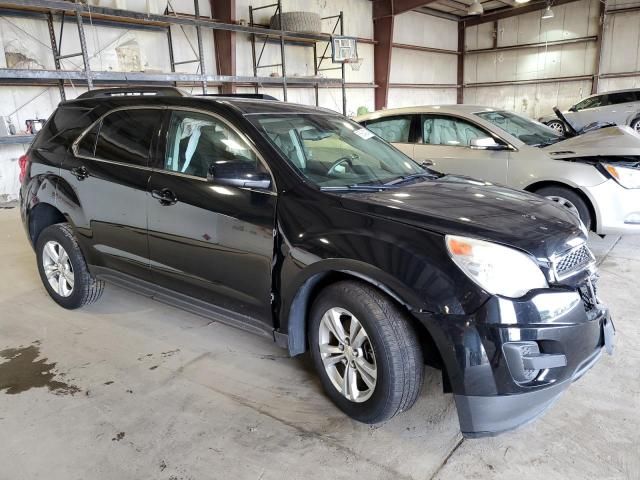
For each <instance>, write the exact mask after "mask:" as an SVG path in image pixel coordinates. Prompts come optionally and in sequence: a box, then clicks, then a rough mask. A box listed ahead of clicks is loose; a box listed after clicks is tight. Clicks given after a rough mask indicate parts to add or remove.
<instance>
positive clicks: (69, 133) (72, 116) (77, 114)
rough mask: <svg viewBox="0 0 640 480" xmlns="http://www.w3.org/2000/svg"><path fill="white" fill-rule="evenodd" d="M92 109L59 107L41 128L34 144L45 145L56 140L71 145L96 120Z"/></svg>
mask: <svg viewBox="0 0 640 480" xmlns="http://www.w3.org/2000/svg"><path fill="white" fill-rule="evenodd" d="M92 110H93V109H92V108H87V107H70V106H69V107H68V106H64V107H59V108H58V109H57V110H56V111H55V112H53V114H52V115H51V117H49V120H48V121H47V123H46V124H45V126H44V128H43V129H42V130H40V133H39V134H38V137H37V138H36V142H34V145H36V144H37V145H38V146H44V145H45V144H47V143H50V142H55V143H57V144H61V143H62V144H65V145H67V146H70V145H71V144H72V143H73V142H74V141H75V139H76V138H78V137H79V136H80V134H81V133H82V132H83V131H84V129H85V128H87V127H88V126H89V125H91V122H92V121H93V120H94V118H92V117H93V116H92V115H91V112H92Z"/></svg>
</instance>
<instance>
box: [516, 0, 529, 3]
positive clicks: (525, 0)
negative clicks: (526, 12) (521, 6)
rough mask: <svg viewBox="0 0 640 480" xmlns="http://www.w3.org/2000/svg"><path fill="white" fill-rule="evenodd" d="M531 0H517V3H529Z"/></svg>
mask: <svg viewBox="0 0 640 480" xmlns="http://www.w3.org/2000/svg"><path fill="white" fill-rule="evenodd" d="M530 1H531V0H516V3H529V2H530Z"/></svg>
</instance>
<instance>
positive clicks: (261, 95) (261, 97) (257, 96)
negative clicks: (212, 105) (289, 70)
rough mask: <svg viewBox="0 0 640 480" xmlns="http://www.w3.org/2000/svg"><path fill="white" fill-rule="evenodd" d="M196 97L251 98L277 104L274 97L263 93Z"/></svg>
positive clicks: (216, 94) (212, 94) (202, 95)
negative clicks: (272, 101) (271, 101)
mask: <svg viewBox="0 0 640 480" xmlns="http://www.w3.org/2000/svg"><path fill="white" fill-rule="evenodd" d="M195 96H196V97H221V98H224V97H227V98H252V99H254V100H275V101H276V102H279V101H280V100H278V99H277V98H276V97H272V96H271V95H267V94H264V93H200V94H197V95H195Z"/></svg>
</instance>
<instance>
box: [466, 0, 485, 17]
mask: <svg viewBox="0 0 640 480" xmlns="http://www.w3.org/2000/svg"><path fill="white" fill-rule="evenodd" d="M483 13H484V8H482V5H480V2H479V1H478V0H473V3H472V4H471V5H469V8H468V9H467V15H482V14H483Z"/></svg>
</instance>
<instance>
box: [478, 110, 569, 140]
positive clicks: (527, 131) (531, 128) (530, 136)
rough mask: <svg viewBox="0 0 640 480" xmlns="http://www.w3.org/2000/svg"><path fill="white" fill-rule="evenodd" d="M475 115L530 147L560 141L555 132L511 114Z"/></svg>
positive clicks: (482, 113) (487, 113) (484, 113)
mask: <svg viewBox="0 0 640 480" xmlns="http://www.w3.org/2000/svg"><path fill="white" fill-rule="evenodd" d="M476 115H477V116H478V117H480V118H482V119H483V120H486V121H488V122H491V123H493V124H494V125H495V126H496V127H498V128H500V129H501V130H504V131H505V132H507V133H508V134H510V135H513V136H514V137H516V138H518V139H520V140H521V141H523V142H524V143H526V144H527V145H531V146H532V147H545V146H547V145H551V144H553V143H556V142H559V141H560V140H562V136H561V135H560V134H559V133H556V131H555V130H552V129H551V128H549V127H547V126H545V125H542V124H541V123H538V122H534V121H533V120H529V119H528V118H525V117H521V116H520V115H518V114H515V113H511V112H480V113H476Z"/></svg>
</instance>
